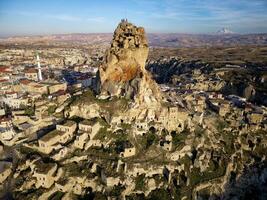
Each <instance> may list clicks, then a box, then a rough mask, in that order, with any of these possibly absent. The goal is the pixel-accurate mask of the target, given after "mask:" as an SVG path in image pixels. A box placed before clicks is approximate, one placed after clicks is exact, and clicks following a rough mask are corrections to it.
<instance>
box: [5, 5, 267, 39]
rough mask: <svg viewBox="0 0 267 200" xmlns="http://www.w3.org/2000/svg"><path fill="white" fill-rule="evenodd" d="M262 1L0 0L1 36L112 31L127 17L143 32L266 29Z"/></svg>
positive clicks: (265, 7)
mask: <svg viewBox="0 0 267 200" xmlns="http://www.w3.org/2000/svg"><path fill="white" fill-rule="evenodd" d="M266 10H267V0H0V36H9V35H36V34H54V33H92V32H93V33H96V32H97V33H100V32H113V30H114V29H115V27H116V25H117V23H118V22H119V21H120V19H121V18H125V17H127V18H128V19H129V21H131V22H133V23H134V24H136V25H139V26H144V27H145V29H146V30H147V32H167V33H174V32H178V33H214V32H216V31H217V30H219V29H221V28H222V27H227V28H230V29H231V30H233V31H234V32H238V33H263V32H265V33H266V32H267V11H266Z"/></svg>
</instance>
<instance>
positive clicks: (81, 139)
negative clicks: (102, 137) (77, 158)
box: [74, 132, 89, 149]
mask: <svg viewBox="0 0 267 200" xmlns="http://www.w3.org/2000/svg"><path fill="white" fill-rule="evenodd" d="M88 139H89V135H88V133H86V132H85V133H78V134H77V135H76V139H75V141H74V146H75V147H76V148H78V149H83V148H84V145H85V143H86V142H87V140H88Z"/></svg>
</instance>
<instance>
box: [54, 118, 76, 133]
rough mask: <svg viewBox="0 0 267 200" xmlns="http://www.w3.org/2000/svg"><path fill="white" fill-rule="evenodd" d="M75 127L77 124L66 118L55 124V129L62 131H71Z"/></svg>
mask: <svg viewBox="0 0 267 200" xmlns="http://www.w3.org/2000/svg"><path fill="white" fill-rule="evenodd" d="M76 128H77V124H76V122H74V121H70V120H68V121H67V122H66V123H64V124H58V125H57V130H59V131H62V132H71V133H73V132H74V131H75V130H76Z"/></svg>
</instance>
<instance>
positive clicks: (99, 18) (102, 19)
mask: <svg viewBox="0 0 267 200" xmlns="http://www.w3.org/2000/svg"><path fill="white" fill-rule="evenodd" d="M87 21H90V22H104V21H105V18H104V17H89V18H87Z"/></svg>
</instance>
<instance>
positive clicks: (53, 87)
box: [48, 83, 67, 94]
mask: <svg viewBox="0 0 267 200" xmlns="http://www.w3.org/2000/svg"><path fill="white" fill-rule="evenodd" d="M66 90H67V83H51V84H48V91H49V94H53V93H56V92H58V91H66Z"/></svg>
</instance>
